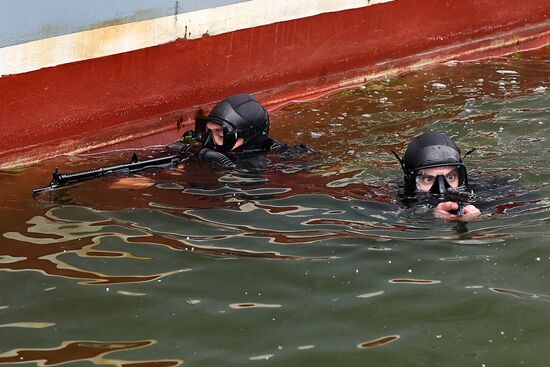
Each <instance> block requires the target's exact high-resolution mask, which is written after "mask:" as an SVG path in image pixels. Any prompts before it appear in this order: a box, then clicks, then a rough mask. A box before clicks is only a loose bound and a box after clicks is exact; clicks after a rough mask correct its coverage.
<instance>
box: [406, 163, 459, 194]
mask: <svg viewBox="0 0 550 367" xmlns="http://www.w3.org/2000/svg"><path fill="white" fill-rule="evenodd" d="M437 176H443V177H444V178H445V180H446V181H447V183H448V184H449V186H451V187H458V184H459V182H460V180H459V177H458V170H457V169H456V167H453V166H442V167H434V168H425V169H423V170H420V171H418V176H416V188H417V189H418V190H419V191H423V192H429V191H430V189H431V188H432V186H433V184H434V183H435V182H436V178H437Z"/></svg>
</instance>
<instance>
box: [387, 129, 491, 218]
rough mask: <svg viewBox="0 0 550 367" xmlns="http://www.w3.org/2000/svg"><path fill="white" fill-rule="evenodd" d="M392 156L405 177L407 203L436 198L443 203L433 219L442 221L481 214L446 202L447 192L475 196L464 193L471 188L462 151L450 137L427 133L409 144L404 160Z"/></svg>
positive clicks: (436, 207)
mask: <svg viewBox="0 0 550 367" xmlns="http://www.w3.org/2000/svg"><path fill="white" fill-rule="evenodd" d="M392 152H393V151H392ZM471 152H472V151H470V152H468V153H466V155H468V154H469V153H471ZM393 154H394V155H395V157H396V158H397V159H398V160H399V163H400V164H401V168H402V169H403V172H404V174H405V175H404V180H405V187H404V194H405V199H406V200H413V201H414V200H418V199H419V198H422V197H424V198H426V197H427V198H430V197H434V196H436V197H437V198H438V200H439V201H440V202H439V203H438V204H437V206H435V208H434V210H433V212H434V216H435V217H437V218H442V219H459V218H462V219H466V220H467V219H471V218H475V217H478V216H479V215H480V214H481V212H480V210H479V209H478V208H476V207H475V206H474V205H473V204H467V205H464V206H461V203H459V202H457V201H450V200H447V199H446V198H445V197H446V196H445V194H446V193H447V192H449V191H454V192H457V191H458V190H462V191H461V192H460V193H461V194H463V195H464V196H468V195H473V194H468V193H467V192H465V190H466V189H467V187H468V174H467V171H466V166H465V165H464V162H463V159H462V158H463V157H462V156H461V152H460V149H459V148H458V146H457V145H456V144H455V142H454V141H453V140H451V139H450V138H449V137H447V136H446V135H444V134H441V133H438V132H427V133H424V134H421V135H419V136H417V137H415V138H414V139H413V140H412V141H411V142H410V143H409V145H408V147H407V150H406V151H405V155H404V156H403V159H401V158H400V157H399V156H398V155H397V153H395V152H393ZM466 155H465V156H466ZM453 189H458V190H453ZM426 194H428V195H426ZM459 210H460V211H461V212H460V213H459V212H458V211H459Z"/></svg>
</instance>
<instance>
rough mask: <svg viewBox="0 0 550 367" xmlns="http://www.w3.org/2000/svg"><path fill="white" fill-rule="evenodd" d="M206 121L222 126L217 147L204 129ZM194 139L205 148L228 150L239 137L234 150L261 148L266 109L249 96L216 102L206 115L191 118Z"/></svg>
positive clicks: (265, 133)
mask: <svg viewBox="0 0 550 367" xmlns="http://www.w3.org/2000/svg"><path fill="white" fill-rule="evenodd" d="M208 121H211V122H214V123H217V124H219V125H221V126H222V127H223V145H222V146H217V145H216V144H215V142H214V139H213V138H212V134H211V133H210V132H209V131H208V130H207V129H206V123H207V122H208ZM195 133H196V137H197V140H198V141H199V142H201V143H202V144H203V145H204V146H206V147H212V148H215V149H216V150H219V151H222V152H229V151H230V150H231V149H232V148H233V146H235V143H236V142H237V140H238V139H239V138H243V140H244V142H243V144H242V146H240V147H239V148H238V149H237V150H238V151H243V150H254V149H263V148H264V147H265V145H266V141H267V140H268V133H269V115H268V113H267V110H266V109H265V108H264V107H263V106H262V105H261V104H260V103H259V102H258V101H257V100H256V99H255V98H254V97H252V96H251V95H249V94H245V93H242V94H236V95H234V96H231V97H228V98H226V99H224V100H223V101H221V102H220V103H218V104H217V105H216V106H214V108H213V109H212V111H211V112H210V114H209V115H208V116H207V117H197V119H196V120H195Z"/></svg>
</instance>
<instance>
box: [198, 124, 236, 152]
mask: <svg viewBox="0 0 550 367" xmlns="http://www.w3.org/2000/svg"><path fill="white" fill-rule="evenodd" d="M206 128H207V129H208V130H210V132H211V133H212V138H213V139H214V143H216V145H218V146H222V145H223V126H222V125H220V124H217V123H215V122H212V121H208V122H207V123H206ZM243 142H244V140H243V139H242V138H239V139H237V141H236V142H235V145H234V146H233V148H231V150H235V149H237V148H238V147H240V146H241V145H242V144H243Z"/></svg>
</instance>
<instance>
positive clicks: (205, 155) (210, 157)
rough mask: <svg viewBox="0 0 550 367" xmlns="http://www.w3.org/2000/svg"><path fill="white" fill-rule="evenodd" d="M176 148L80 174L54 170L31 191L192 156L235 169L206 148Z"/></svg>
mask: <svg viewBox="0 0 550 367" xmlns="http://www.w3.org/2000/svg"><path fill="white" fill-rule="evenodd" d="M178 148H179V149H178V150H179V152H178V154H173V155H169V156H166V157H160V158H153V159H147V160H144V161H140V160H139V159H138V156H137V154H136V153H134V154H133V155H132V159H131V160H130V163H127V164H118V165H114V166H108V167H100V168H94V169H91V170H87V171H82V172H75V173H60V172H59V170H58V168H56V169H55V171H54V172H53V173H52V180H51V182H50V184H49V185H48V186H46V187H41V188H38V189H33V190H32V194H33V195H38V194H41V193H44V192H48V191H54V190H57V189H59V188H62V187H65V186H68V185H72V184H75V183H77V182H82V181H86V180H90V179H92V178H96V177H101V176H105V175H108V174H111V173H116V172H126V173H133V172H136V171H141V170H144V169H147V168H153V167H175V166H177V165H179V164H181V163H183V162H186V161H188V160H189V159H190V158H191V157H193V156H198V158H199V160H201V161H203V162H207V163H210V164H211V165H212V166H214V167H216V168H220V169H233V168H235V163H233V162H232V161H231V160H230V159H229V158H228V157H227V156H225V155H224V154H222V153H220V152H217V151H214V150H211V149H208V148H202V149H200V148H197V147H193V146H190V145H179V146H178Z"/></svg>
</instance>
